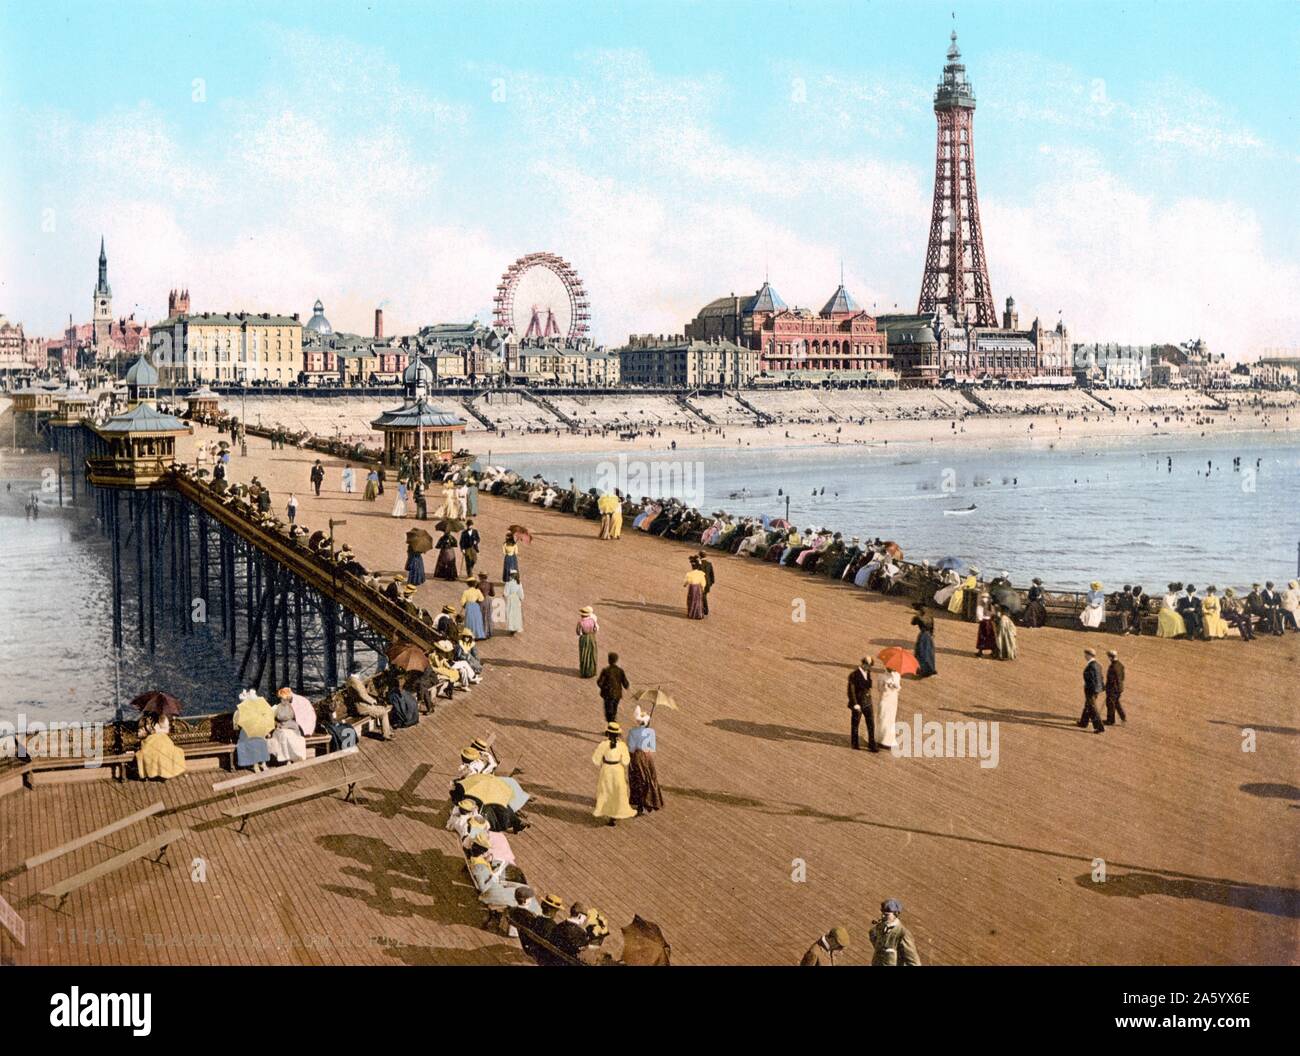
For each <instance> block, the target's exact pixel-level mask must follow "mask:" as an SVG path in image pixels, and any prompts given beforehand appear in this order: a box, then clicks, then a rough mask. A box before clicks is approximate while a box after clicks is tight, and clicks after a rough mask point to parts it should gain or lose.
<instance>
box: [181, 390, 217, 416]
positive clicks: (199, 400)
mask: <svg viewBox="0 0 1300 1056" xmlns="http://www.w3.org/2000/svg"><path fill="white" fill-rule="evenodd" d="M185 407H186V411H185V417H187V418H188V419H189V420H190V421H192V422H207V421H213V422H215V421H216V420H217V418H218V417H219V416H220V414H221V407H220V406H219V404H218V403H217V394H216V393H215V392H213V391H212V390H211V389H210V388H208V387H207V386H206V385H204V386H203V387H202V388H201V389H195V390H194V391H193V392H191V393H190V394H189V395H188V396H186V397H185Z"/></svg>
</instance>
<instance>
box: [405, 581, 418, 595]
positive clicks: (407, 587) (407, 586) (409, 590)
mask: <svg viewBox="0 0 1300 1056" xmlns="http://www.w3.org/2000/svg"><path fill="white" fill-rule="evenodd" d="M416 589H417V588H415V587H413V586H412V585H411V584H410V583H403V584H402V593H403V594H407V595H410V594H414V593H415V591H416Z"/></svg>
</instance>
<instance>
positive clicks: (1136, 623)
mask: <svg viewBox="0 0 1300 1056" xmlns="http://www.w3.org/2000/svg"><path fill="white" fill-rule="evenodd" d="M1146 614H1147V596H1146V595H1145V594H1144V593H1143V592H1142V588H1141V587H1134V588H1133V622H1132V623H1131V624H1130V627H1131V629H1132V631H1133V633H1134V634H1141V633H1142V619H1143V617H1144V616H1146Z"/></svg>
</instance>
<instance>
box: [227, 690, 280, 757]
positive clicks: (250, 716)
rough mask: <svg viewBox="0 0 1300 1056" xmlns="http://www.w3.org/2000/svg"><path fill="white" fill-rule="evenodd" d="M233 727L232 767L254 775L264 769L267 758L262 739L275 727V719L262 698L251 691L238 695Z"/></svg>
mask: <svg viewBox="0 0 1300 1056" xmlns="http://www.w3.org/2000/svg"><path fill="white" fill-rule="evenodd" d="M233 724H234V727H235V729H237V730H238V731H239V741H238V742H237V743H236V744H235V765H236V766H238V767H240V768H241V769H252V770H253V771H254V772H256V771H259V770H265V769H266V764H267V763H268V762H269V761H270V759H271V751H270V749H269V748H268V747H267V744H266V736H267V734H269V733H270V732H271V731H272V729H274V728H275V716H274V714H273V713H272V711H271V705H269V704H268V703H267V702H266V700H265V698H263V697H261V696H259V695H258V693H257V690H255V689H246V690H244V691H243V692H242V693H240V694H239V707H237V708H236V709H235V715H234V720H233Z"/></svg>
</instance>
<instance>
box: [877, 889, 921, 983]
mask: <svg viewBox="0 0 1300 1056" xmlns="http://www.w3.org/2000/svg"><path fill="white" fill-rule="evenodd" d="M902 912H903V907H902V905H901V903H899V901H898V899H896V898H887V899H885V901H884V902H882V903H880V919H879V920H877V921H875V922H874V923H872V925H871V931H870V932H869V936H870V938H871V951H872V952H871V963H872V964H873V965H888V966H891V967H892V966H894V965H902V966H904V967H919V966H920V964H921V955H920V954H918V953H917V952H916V942H915V941H913V939H912V933H911V932H910V931H908V930H907V929H906V928H905V927H903V922H902V921H901V920H899V919H898V918H899V917H900V915H901V914H902Z"/></svg>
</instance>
